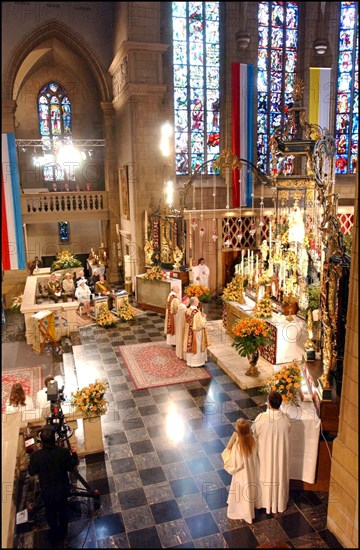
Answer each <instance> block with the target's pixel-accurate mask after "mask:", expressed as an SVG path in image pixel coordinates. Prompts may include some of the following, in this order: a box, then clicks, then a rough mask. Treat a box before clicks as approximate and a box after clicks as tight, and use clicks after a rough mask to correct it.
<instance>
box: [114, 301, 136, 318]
mask: <svg viewBox="0 0 360 550" xmlns="http://www.w3.org/2000/svg"><path fill="white" fill-rule="evenodd" d="M118 315H119V318H120V319H121V320H122V321H131V319H134V317H135V309H134V308H133V307H132V306H131V305H130V304H129V302H128V301H125V300H124V301H123V302H122V304H121V306H120V307H119V309H118Z"/></svg>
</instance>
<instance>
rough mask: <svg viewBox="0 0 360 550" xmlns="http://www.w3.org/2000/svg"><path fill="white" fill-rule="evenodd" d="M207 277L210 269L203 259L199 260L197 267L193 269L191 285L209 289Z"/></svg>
mask: <svg viewBox="0 0 360 550" xmlns="http://www.w3.org/2000/svg"><path fill="white" fill-rule="evenodd" d="M209 277H210V269H209V268H208V266H207V265H206V264H205V260H204V258H199V261H198V265H196V266H194V267H193V284H194V285H203V286H207V287H208V288H209Z"/></svg>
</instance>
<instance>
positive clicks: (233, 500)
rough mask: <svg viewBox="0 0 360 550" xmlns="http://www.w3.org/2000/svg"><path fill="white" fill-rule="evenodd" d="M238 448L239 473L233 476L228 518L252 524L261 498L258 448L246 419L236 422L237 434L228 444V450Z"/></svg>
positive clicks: (236, 457)
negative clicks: (233, 447)
mask: <svg viewBox="0 0 360 550" xmlns="http://www.w3.org/2000/svg"><path fill="white" fill-rule="evenodd" d="M233 445H235V446H236V452H235V462H236V468H237V471H236V472H235V474H234V475H233V476H232V480H231V485H230V489H229V496H228V500H227V502H228V509H227V517H228V518H229V519H244V520H245V521H246V522H247V523H252V520H253V519H254V518H255V507H256V504H257V503H258V500H259V497H260V491H259V485H258V456H257V446H256V441H255V439H254V436H253V435H252V432H251V429H250V424H249V422H248V421H247V420H245V419H244V418H240V419H239V420H238V421H237V422H236V432H235V433H233V435H232V436H231V438H230V441H229V443H228V444H227V447H228V449H231V448H232V446H233Z"/></svg>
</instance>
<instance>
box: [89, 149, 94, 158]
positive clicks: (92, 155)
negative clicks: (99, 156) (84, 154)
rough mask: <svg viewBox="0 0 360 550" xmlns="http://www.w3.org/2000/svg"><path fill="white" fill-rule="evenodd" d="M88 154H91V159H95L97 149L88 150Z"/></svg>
mask: <svg viewBox="0 0 360 550" xmlns="http://www.w3.org/2000/svg"><path fill="white" fill-rule="evenodd" d="M88 155H89V159H93V158H94V157H95V151H93V150H92V149H90V151H89V152H88Z"/></svg>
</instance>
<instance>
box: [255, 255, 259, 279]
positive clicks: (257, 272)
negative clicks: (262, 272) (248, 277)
mask: <svg viewBox="0 0 360 550" xmlns="http://www.w3.org/2000/svg"><path fill="white" fill-rule="evenodd" d="M258 280H259V256H256V273H255V283H257V282H258Z"/></svg>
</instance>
